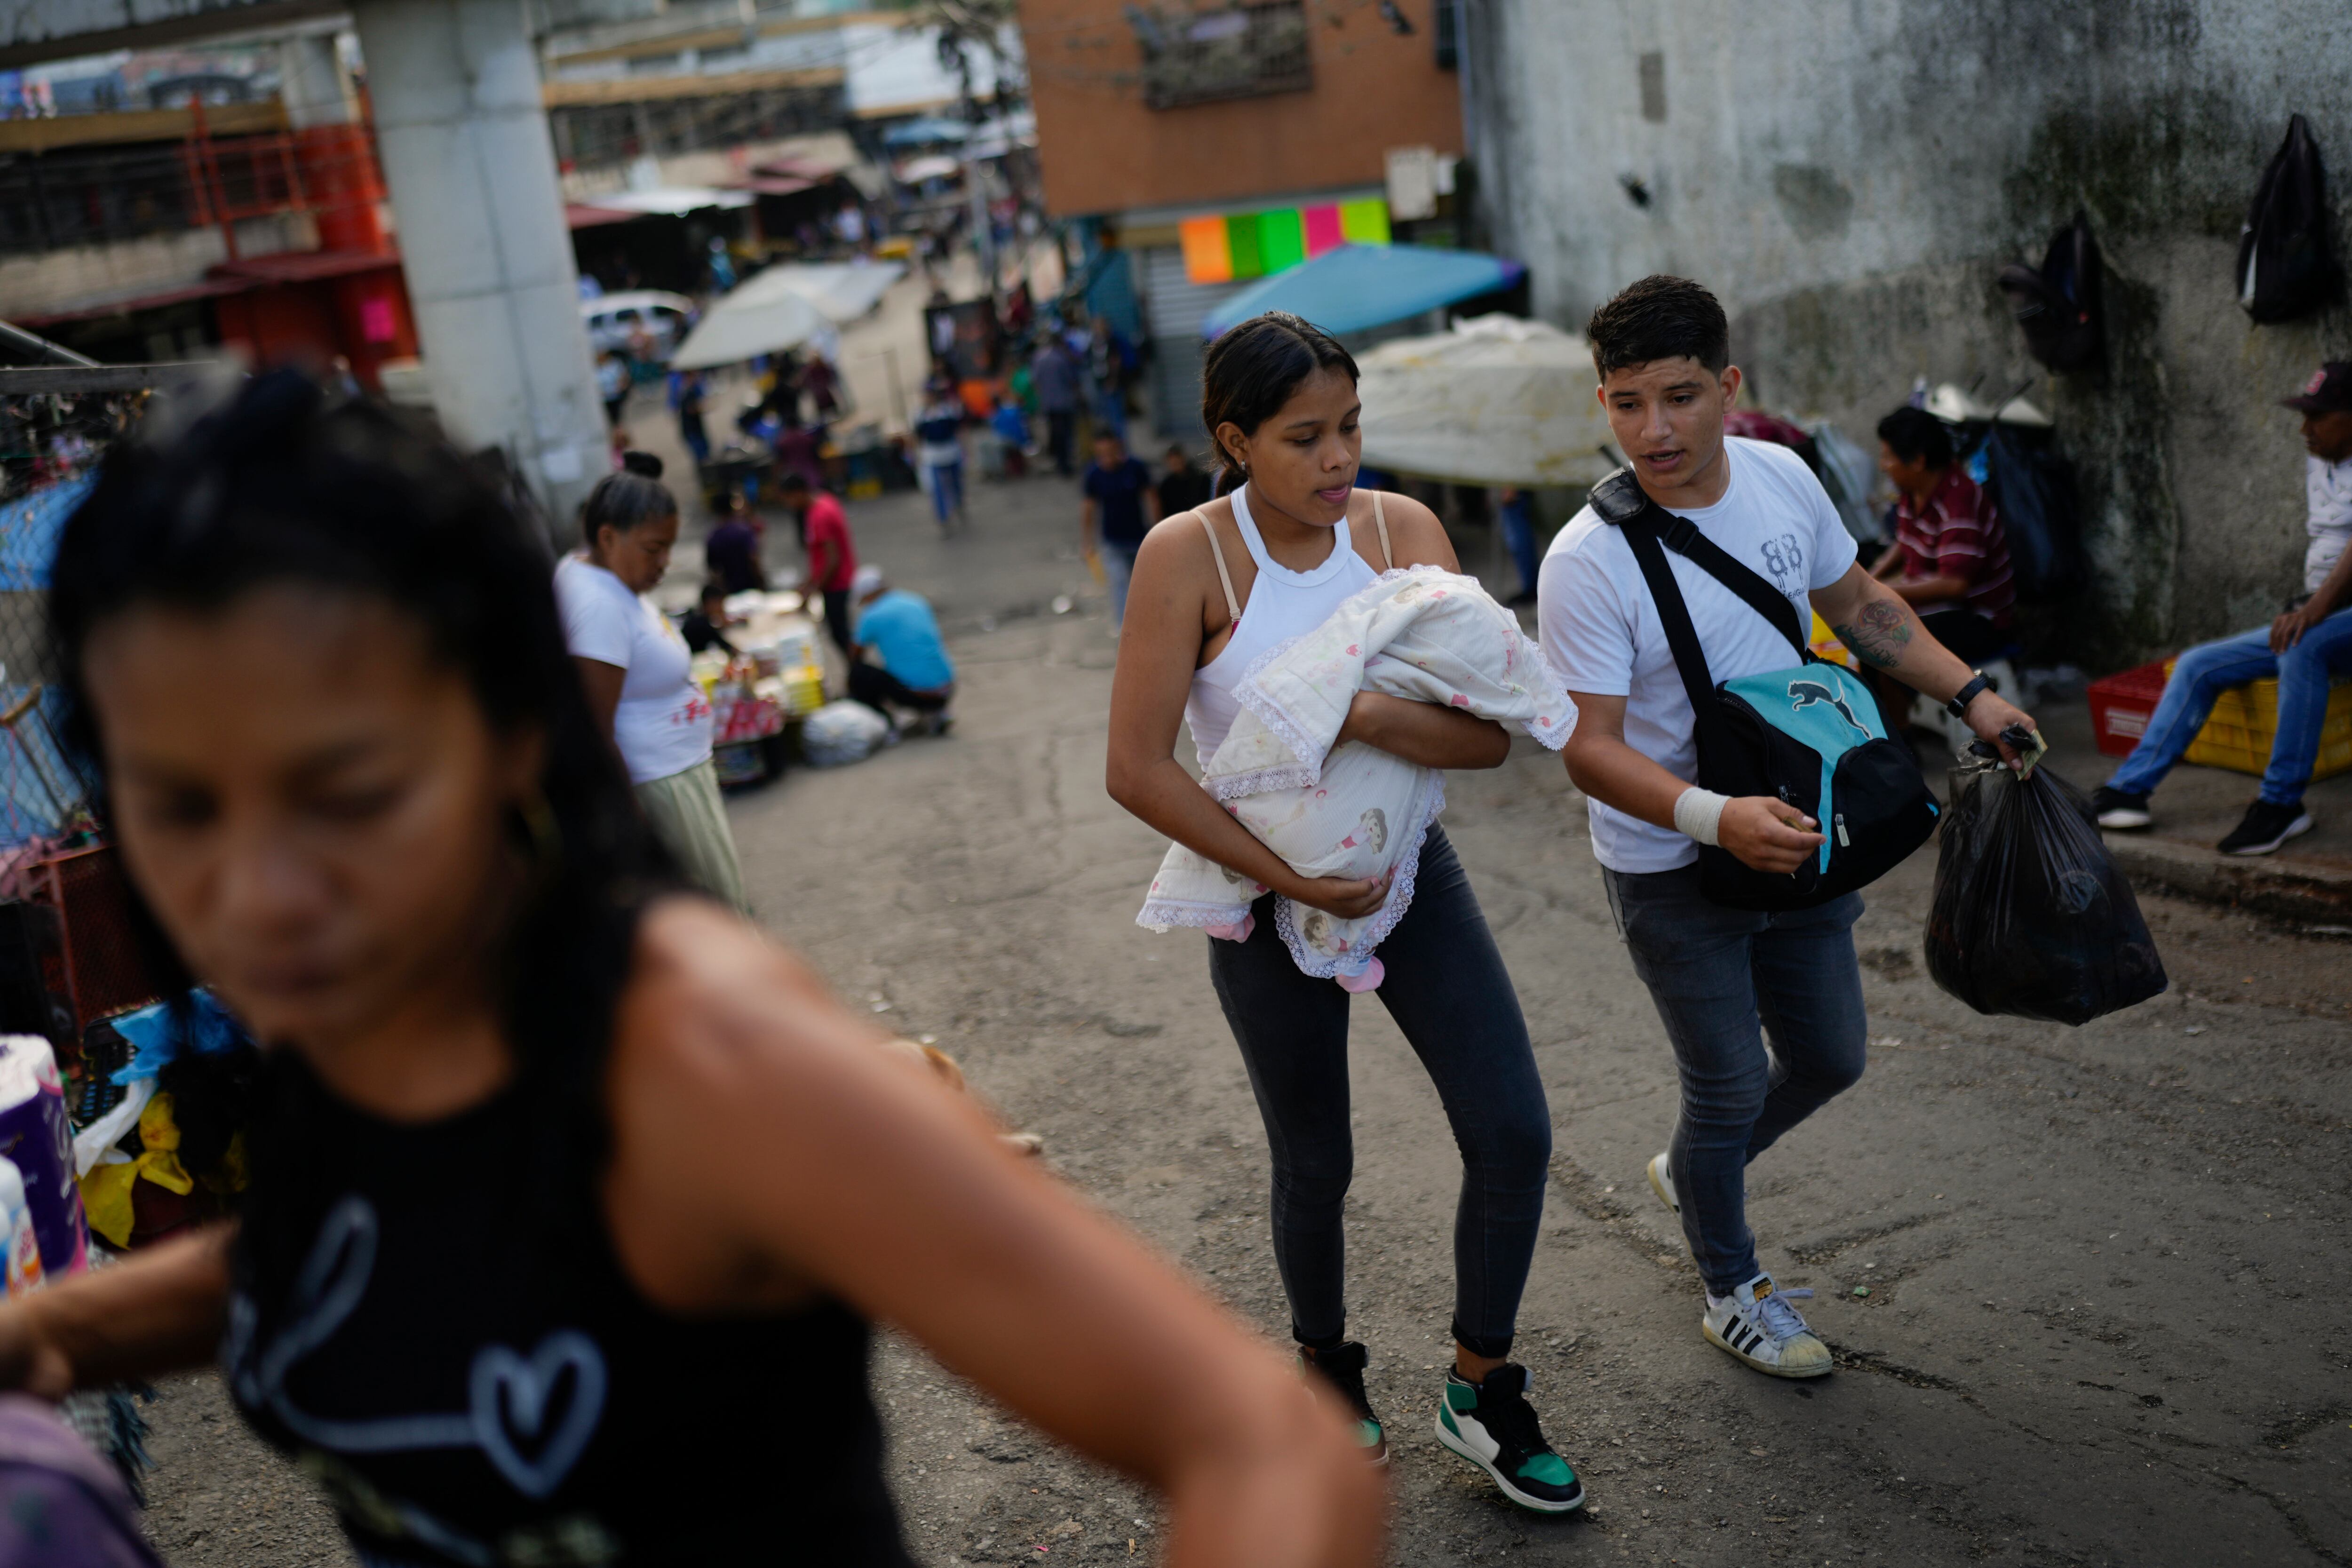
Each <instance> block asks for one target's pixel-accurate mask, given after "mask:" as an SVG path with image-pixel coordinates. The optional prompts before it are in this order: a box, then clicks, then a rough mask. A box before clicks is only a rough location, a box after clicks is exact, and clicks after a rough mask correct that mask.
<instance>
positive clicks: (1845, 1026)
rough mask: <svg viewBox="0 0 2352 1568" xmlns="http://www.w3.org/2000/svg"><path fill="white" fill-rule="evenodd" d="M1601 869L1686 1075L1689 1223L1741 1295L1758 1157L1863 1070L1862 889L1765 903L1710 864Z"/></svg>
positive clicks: (1682, 1143)
mask: <svg viewBox="0 0 2352 1568" xmlns="http://www.w3.org/2000/svg"><path fill="white" fill-rule="evenodd" d="M1601 879H1602V880H1603V881H1604V882H1605V883H1606V884H1607V886H1608V889H1609V910H1610V913H1611V914H1612V915H1613V916H1614V917H1615V918H1616V921H1617V933H1618V935H1619V936H1621V937H1622V938H1623V939H1624V942H1625V948H1626V951H1627V952H1630V953H1632V954H1633V973H1635V974H1637V975H1639V976H1640V977H1641V980H1642V984H1644V985H1646V986H1648V987H1649V988H1650V999H1651V1000H1652V1001H1653V1002H1654V1003H1656V1004H1657V1008H1658V1016H1659V1018H1660V1019H1661V1020H1662V1021H1663V1022H1664V1024H1665V1026H1666V1038H1667V1040H1668V1041H1669V1042H1670V1043H1671V1044H1672V1045H1673V1047H1674V1051H1675V1071H1676V1074H1677V1076H1679V1077H1680V1079H1682V1110H1681V1114H1680V1115H1678V1116H1677V1117H1676V1118H1675V1136H1674V1142H1673V1144H1672V1145H1671V1146H1670V1148H1669V1152H1668V1154H1667V1162H1668V1163H1669V1165H1670V1166H1671V1167H1672V1169H1673V1171H1674V1177H1675V1196H1676V1197H1677V1198H1679V1199H1681V1200H1682V1210H1683V1215H1682V1218H1683V1235H1684V1237H1685V1238H1686V1239H1687V1240H1688V1241H1689V1242H1690V1249H1691V1256H1692V1257H1693V1258H1696V1260H1697V1262H1698V1271H1699V1275H1700V1277H1701V1278H1702V1279H1705V1280H1706V1288H1707V1289H1708V1291H1709V1292H1711V1293H1712V1294H1714V1295H1717V1296H1727V1295H1729V1294H1730V1293H1731V1292H1732V1291H1733V1290H1735V1289H1738V1288H1739V1287H1740V1286H1742V1285H1744V1284H1746V1283H1747V1282H1748V1280H1750V1279H1754V1278H1756V1276H1757V1274H1758V1273H1759V1272H1760V1270H1759V1268H1758V1266H1757V1262H1756V1236H1755V1233H1754V1232H1753V1231H1750V1230H1749V1229H1748V1184H1747V1175H1746V1172H1747V1168H1748V1162H1749V1161H1750V1160H1753V1159H1754V1158H1756V1156H1757V1155H1759V1154H1761V1153H1762V1152H1764V1151H1765V1150H1767V1149H1769V1148H1770V1147H1771V1146H1772V1145H1773V1144H1774V1143H1775V1142H1778V1141H1779V1140H1780V1135H1781V1134H1782V1133H1784V1132H1786V1131H1789V1129H1790V1128H1791V1127H1794V1126H1795V1125H1796V1124H1797V1123H1798V1122H1800V1121H1803V1120H1804V1119H1805V1118H1806V1117H1808V1116H1811V1114H1812V1113H1813V1112H1814V1111H1816V1110H1820V1109H1821V1108H1822V1106H1824V1105H1826V1104H1828V1103H1829V1102H1830V1100H1832V1099H1834V1098H1835V1097H1836V1096H1837V1095H1838V1094H1839V1093H1840V1092H1841V1091H1843V1090H1844V1089H1851V1088H1853V1085H1854V1084H1855V1083H1856V1082H1857V1081H1858V1080H1859V1079H1861V1077H1862V1068H1863V1057H1864V1040H1865V1037H1866V1035H1867V1031H1868V1020H1867V1018H1866V1017H1865V1016H1864V1012H1863V1005H1862V970H1861V966H1860V965H1859V964H1857V963H1855V962H1854V956H1853V922H1854V921H1855V919H1856V917H1858V916H1859V915H1860V914H1861V913H1862V898H1861V895H1860V894H1857V893H1848V894H1846V895H1845V896H1844V897H1843V898H1838V899H1832V900H1830V901H1829V902H1828V903H1826V904H1822V905H1820V906H1818V907H1816V908H1814V909H1810V910H1787V911H1784V912H1780V913H1777V914H1762V913H1759V912H1757V911H1754V910H1734V909H1727V908H1725V907H1724V906H1723V905H1721V904H1717V903H1713V902H1710V901H1709V900H1707V899H1706V898H1705V897H1703V896H1701V894H1700V892H1699V890H1698V867H1697V866H1696V865H1690V866H1684V867H1681V868H1677V869H1675V870H1672V871H1650V872H1639V873H1627V872H1620V871H1611V870H1606V869H1604V870H1602V872H1601ZM1768 1037H1769V1042H1770V1044H1769V1049H1768V1048H1767V1044H1766V1041H1767V1038H1768Z"/></svg>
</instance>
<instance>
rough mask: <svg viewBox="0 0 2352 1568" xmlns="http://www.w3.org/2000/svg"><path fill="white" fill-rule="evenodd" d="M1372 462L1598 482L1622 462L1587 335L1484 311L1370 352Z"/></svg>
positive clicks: (1367, 408) (1368, 457)
mask: <svg viewBox="0 0 2352 1568" xmlns="http://www.w3.org/2000/svg"><path fill="white" fill-rule="evenodd" d="M1357 364H1358V366H1359V368H1360V369H1361V371H1362V372H1363V378H1362V380H1361V382H1360V383H1359V385H1358V392H1359V394H1360V395H1361V397H1362V398H1363V400H1364V423H1363V428H1364V461H1365V462H1366V463H1368V464H1370V465H1371V466H1372V467H1374V468H1393V469H1396V470H1398V471H1400V472H1403V473H1408V474H1416V475H1419V476H1421V477H1423V478H1424V479H1450V480H1453V481H1454V482H1456V483H1459V484H1476V485H1522V486H1535V485H1589V484H1591V483H1593V482H1594V481H1595V480H1598V479H1601V478H1603V477H1604V476H1606V475H1607V474H1608V473H1609V471H1610V470H1611V469H1612V468H1615V467H1616V466H1617V461H1616V459H1615V458H1613V457H1612V456H1610V455H1608V453H1607V452H1605V451H1604V450H1603V448H1604V447H1607V446H1608V444H1609V443H1610V442H1611V440H1612V437H1611V436H1610V433H1609V421H1608V419H1607V418H1606V417H1605V416H1603V415H1602V413H1601V402H1600V399H1599V398H1597V397H1595V396H1594V395H1593V389H1594V388H1595V387H1597V386H1598V385H1599V384H1600V378H1599V377H1598V376H1597V375H1595V374H1593V370H1592V351H1591V348H1590V347H1589V346H1588V345H1587V344H1586V343H1585V342H1584V340H1583V339H1582V338H1580V337H1575V336H1572V335H1570V333H1567V332H1563V331H1560V330H1559V328H1557V327H1553V326H1549V325H1547V324H1546V323H1544V322H1542V321H1520V320H1518V319H1517V318H1515V317H1510V316H1480V317H1477V318H1476V319H1475V320H1472V321H1461V322H1457V323H1455V325H1454V329H1453V331H1445V332H1436V333H1433V334H1431V335H1430V336H1427V337H1420V338H1400V339H1397V340H1396V341H1394V342H1386V343H1382V344H1381V345H1380V346H1379V347H1378V348H1375V349H1373V350H1372V351H1371V352H1370V353H1366V354H1364V355H1362V356H1360V358H1359V359H1358V361H1357Z"/></svg>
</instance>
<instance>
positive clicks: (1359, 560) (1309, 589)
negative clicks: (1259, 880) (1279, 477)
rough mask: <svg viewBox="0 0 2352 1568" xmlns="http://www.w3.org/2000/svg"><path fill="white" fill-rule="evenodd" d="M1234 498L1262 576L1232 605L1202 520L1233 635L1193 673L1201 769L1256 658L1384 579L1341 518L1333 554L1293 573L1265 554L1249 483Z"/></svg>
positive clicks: (1377, 501) (1377, 502) (1384, 551)
mask: <svg viewBox="0 0 2352 1568" xmlns="http://www.w3.org/2000/svg"><path fill="white" fill-rule="evenodd" d="M1233 501H1234V524H1235V526H1237V527H1238V528H1239V529H1240V530H1241V535H1242V542H1243V543H1244V544H1246V545H1248V546H1249V552H1250V559H1251V560H1253V561H1255V562H1256V563H1257V581H1256V582H1255V584H1252V585H1251V587H1250V596H1249V604H1248V605H1246V606H1245V607H1243V608H1241V609H1239V610H1234V588H1233V582H1232V580H1231V579H1230V578H1228V577H1226V576H1225V558H1224V552H1223V547H1222V546H1221V545H1219V544H1218V542H1217V535H1216V531H1215V530H1213V529H1211V528H1210V527H1209V520H1208V519H1207V518H1205V517H1203V518H1202V520H1201V526H1202V528H1203V529H1204V530H1207V531H1208V533H1209V548H1210V549H1211V550H1212V551H1214V552H1216V554H1217V574H1218V576H1219V577H1220V578H1221V579H1223V582H1224V589H1225V605H1226V607H1227V610H1228V611H1229V612H1231V613H1233V614H1234V635H1233V636H1232V637H1230V638H1228V639H1227V640H1226V643H1225V646H1224V647H1222V648H1220V649H1219V650H1218V651H1217V657H1216V658H1213V659H1211V660H1210V661H1209V662H1208V663H1206V664H1204V665H1202V667H1201V668H1198V669H1196V670H1194V671H1193V672H1192V695H1191V696H1190V697H1189V698H1188V699H1186V700H1185V703H1184V722H1185V723H1186V724H1187V725H1188V726H1190V727H1191V729H1192V744H1193V745H1194V746H1196V747H1198V748H1199V749H1200V752H1201V763H1202V766H1203V767H1205V766H1207V765H1208V762H1209V759H1210V758H1211V757H1213V756H1214V755H1215V754H1216V751H1217V748H1218V747H1219V746H1220V745H1222V744H1223V743H1224V739H1225V731H1228V730H1230V729H1232V728H1233V727H1234V716H1235V715H1236V714H1238V713H1239V712H1240V711H1241V703H1240V701H1239V700H1238V699H1236V698H1235V697H1234V687H1235V686H1236V685H1237V684H1239V683H1240V680H1241V678H1242V675H1243V673H1244V671H1246V670H1247V669H1248V668H1249V667H1250V665H1251V664H1252V663H1253V662H1254V661H1255V659H1256V658H1257V657H1258V656H1259V655H1260V654H1263V653H1264V652H1265V650H1266V649H1268V648H1270V647H1276V646H1277V645H1279V644H1282V643H1286V642H1288V641H1289V640H1290V639H1291V638H1293V637H1304V636H1305V635H1306V634H1307V633H1308V632H1311V631H1313V630H1314V629H1315V628H1316V627H1317V626H1321V625H1322V624H1323V623H1324V622H1325V621H1327V620H1328V619H1330V618H1331V612H1332V611H1334V610H1336V609H1338V608H1339V606H1340V605H1343V604H1345V603H1346V602H1347V601H1348V599H1349V596H1350V595H1353V594H1354V593H1355V592H1356V590H1358V589H1359V588H1362V587H1364V586H1366V585H1367V584H1370V583H1373V582H1375V581H1377V580H1378V579H1379V577H1380V574H1379V573H1377V572H1375V571H1373V570H1372V568H1371V567H1370V565H1369V564H1368V563H1366V562H1365V560H1364V558H1363V557H1362V556H1360V555H1359V554H1357V553H1356V544H1355V541H1354V540H1353V539H1351V538H1350V537H1349V533H1348V520H1347V519H1346V518H1344V517H1343V518H1341V519H1340V520H1339V525H1338V526H1337V527H1335V528H1334V529H1332V531H1331V534H1332V538H1331V553H1330V554H1328V555H1327V556H1325V557H1324V558H1323V560H1322V562H1321V563H1320V564H1318V565H1316V566H1313V567H1310V568H1309V569H1308V570H1307V571H1305V572H1293V571H1292V570H1290V568H1288V567H1287V566H1283V565H1280V564H1278V563H1276V562H1275V560H1274V559H1273V557H1271V556H1269V555H1268V554H1266V552H1265V540H1263V539H1261V538H1259V537H1258V531H1257V523H1256V521H1255V520H1254V519H1253V518H1252V517H1251V516H1250V510H1249V487H1248V486H1247V485H1244V486H1243V487H1242V488H1241V489H1237V490H1235V491H1234V493H1233ZM1380 506H1381V496H1380V492H1379V491H1378V490H1374V491H1373V492H1372V510H1373V511H1374V513H1375V515H1377V514H1378V513H1379V511H1380ZM1380 521H1381V556H1382V559H1384V560H1385V559H1387V558H1388V526H1387V520H1386V519H1385V518H1381V520H1380ZM1391 564H1394V563H1393V562H1391Z"/></svg>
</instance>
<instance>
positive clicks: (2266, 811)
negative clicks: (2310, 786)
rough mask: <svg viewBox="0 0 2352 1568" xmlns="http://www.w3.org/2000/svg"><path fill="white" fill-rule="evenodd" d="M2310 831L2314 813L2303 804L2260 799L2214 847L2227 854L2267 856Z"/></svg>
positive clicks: (2247, 808) (2248, 808) (2247, 809)
mask: <svg viewBox="0 0 2352 1568" xmlns="http://www.w3.org/2000/svg"><path fill="white" fill-rule="evenodd" d="M2310 831H2311V813H2310V812H2309V811H2307V810H2305V808H2304V805H2303V802H2301V801H2299V800H2298V801H2295V802H2294V803H2293V804H2292V805H2278V804H2277V803H2275V802H2273V801H2267V800H2258V801H2256V802H2254V804H2253V805H2250V806H2248V807H2246V815H2245V818H2244V820H2242V821H2241V822H2240V823H2239V824H2238V826H2236V827H2234V828H2232V829H2231V830H2230V836H2229V837H2227V838H2224V839H2222V840H2221V843H2219V844H2217V845H2215V846H2214V847H2215V848H2216V849H2219V850H2220V851H2221V853H2222V854H2224V855H2267V854H2269V853H2270V852H2271V851H2272V850H2273V849H2276V848H2277V847H2279V846H2280V845H2282V844H2284V843H2285V842H2286V841H2287V840H2288V839H2290V838H2294V837H2300V836H2301V835H2303V834H2305V833H2308V832H2310Z"/></svg>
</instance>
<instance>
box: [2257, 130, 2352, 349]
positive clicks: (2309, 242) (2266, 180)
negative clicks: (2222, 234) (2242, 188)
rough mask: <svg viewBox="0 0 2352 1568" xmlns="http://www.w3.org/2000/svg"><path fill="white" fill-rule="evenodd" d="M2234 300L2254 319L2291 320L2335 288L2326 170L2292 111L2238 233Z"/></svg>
mask: <svg viewBox="0 0 2352 1568" xmlns="http://www.w3.org/2000/svg"><path fill="white" fill-rule="evenodd" d="M2236 280H2237V285H2238V303H2239V304H2241V305H2242V306H2244V307H2245V310H2246V314H2247V315H2249V316H2252V318H2253V319H2254V320H2255V321H2264V322H2268V321H2293V320H2294V319H2295V318H2296V317H2297V316H2307V315H2309V314H2310V313H2311V312H2313V311H2314V310H2318V309H2319V308H2320V307H2321V306H2323V305H2325V304H2326V303H2327V301H2328V300H2329V299H2330V298H2331V297H2332V296H2333V295H2334V294H2335V292H2336V258H2335V256H2334V255H2333V254H2332V253H2331V251H2330V248H2329V246H2328V242H2327V173H2326V170H2325V169H2323V168H2321V167H2320V163H2319V144H2318V143H2317V142H2314V141H2313V140H2312V139H2311V127H2310V126H2308V125H2306V124H2305V123H2304V121H2303V116H2302V115H2300V114H2298V115H2296V116H2294V118H2293V119H2291V120H2289V121H2287V122H2286V140H2285V141H2284V142H2280V143H2279V150H2278V152H2277V153H2275V154H2274V155H2273V157H2272V159H2271V163H2270V167H2269V168H2267V169H2264V170H2263V180H2262V184H2258V185H2256V186H2255V187H2254V203H2253V205H2252V206H2251V207H2249V208H2247V209H2246V226H2245V227H2244V228H2243V229H2242V230H2241V231H2240V232H2239V235H2238V270H2237V273H2236Z"/></svg>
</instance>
